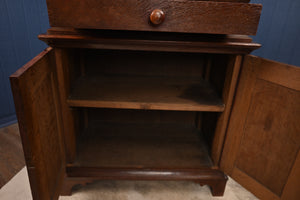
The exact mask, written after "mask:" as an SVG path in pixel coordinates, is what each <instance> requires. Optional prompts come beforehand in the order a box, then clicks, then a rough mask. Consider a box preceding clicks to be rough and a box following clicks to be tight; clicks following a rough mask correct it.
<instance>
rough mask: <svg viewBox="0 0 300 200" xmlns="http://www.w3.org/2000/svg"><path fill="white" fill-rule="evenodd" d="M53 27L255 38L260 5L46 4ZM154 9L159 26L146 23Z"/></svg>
mask: <svg viewBox="0 0 300 200" xmlns="http://www.w3.org/2000/svg"><path fill="white" fill-rule="evenodd" d="M47 5H48V14H49V21H50V25H51V26H52V27H55V26H57V27H74V28H81V29H111V30H138V31H160V32H161V31H163V32H189V33H211V34H244V35H255V34H256V29H257V26H258V22H259V18H260V12H261V8H262V6H261V5H259V4H248V3H234V2H214V1H189V0H180V1H178V0H164V1H160V0H151V1H146V0H142V1H138V0H128V1H122V0H114V1H110V0H101V1H97V0H84V1H77V0H68V1H67V0H48V1H47ZM155 9H161V10H162V11H163V12H164V13H165V21H164V22H163V23H162V24H160V25H159V26H153V25H151V23H150V22H149V16H150V14H151V12H152V11H153V10H155Z"/></svg>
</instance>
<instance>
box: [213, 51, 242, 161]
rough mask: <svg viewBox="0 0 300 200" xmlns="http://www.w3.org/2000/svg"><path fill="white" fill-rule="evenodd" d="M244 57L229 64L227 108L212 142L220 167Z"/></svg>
mask: <svg viewBox="0 0 300 200" xmlns="http://www.w3.org/2000/svg"><path fill="white" fill-rule="evenodd" d="M241 62H242V56H240V55H238V56H236V57H233V58H231V60H229V61H228V64H227V71H226V76H225V77H226V79H225V81H224V88H223V91H222V99H223V102H224V103H225V105H226V107H225V110H224V112H222V114H221V115H220V116H219V119H218V122H217V124H216V130H215V134H214V138H213V142H212V149H211V157H212V159H213V161H214V163H215V165H216V166H218V165H219V161H220V158H221V153H222V150H223V143H224V140H225V134H226V130H227V125H228V121H229V116H230V113H231V108H232V103H233V99H234V95H235V89H236V85H237V81H238V77H239V72H240V67H241Z"/></svg>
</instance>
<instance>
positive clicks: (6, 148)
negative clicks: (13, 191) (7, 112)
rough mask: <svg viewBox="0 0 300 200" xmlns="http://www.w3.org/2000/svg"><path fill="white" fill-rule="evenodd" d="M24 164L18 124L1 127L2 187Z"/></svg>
mask: <svg viewBox="0 0 300 200" xmlns="http://www.w3.org/2000/svg"><path fill="white" fill-rule="evenodd" d="M24 166H25V161H24V154H23V149H22V144H21V138H20V134H19V128H18V124H13V125H10V126H7V127H4V128H0V188H1V187H2V186H3V185H5V184H6V183H7V182H8V181H9V180H10V179H11V178H12V177H13V176H14V175H16V174H17V173H18V172H19V171H20V170H21V169H22V168H23V167H24Z"/></svg>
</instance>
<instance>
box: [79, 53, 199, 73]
mask: <svg viewBox="0 0 300 200" xmlns="http://www.w3.org/2000/svg"><path fill="white" fill-rule="evenodd" d="M84 58H85V59H84V63H85V67H86V73H100V74H107V75H116V74H117V75H141V76H145V75H146V76H191V77H202V75H203V69H204V63H205V56H204V55H203V54H192V53H167V52H148V51H117V50H86V51H85V52H84Z"/></svg>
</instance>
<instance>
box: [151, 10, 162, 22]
mask: <svg viewBox="0 0 300 200" xmlns="http://www.w3.org/2000/svg"><path fill="white" fill-rule="evenodd" d="M164 19H165V13H164V12H163V11H162V10H160V9H155V10H153V11H152V13H151V15H150V21H151V22H152V24H155V25H158V24H161V23H162V22H163V21H164Z"/></svg>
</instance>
